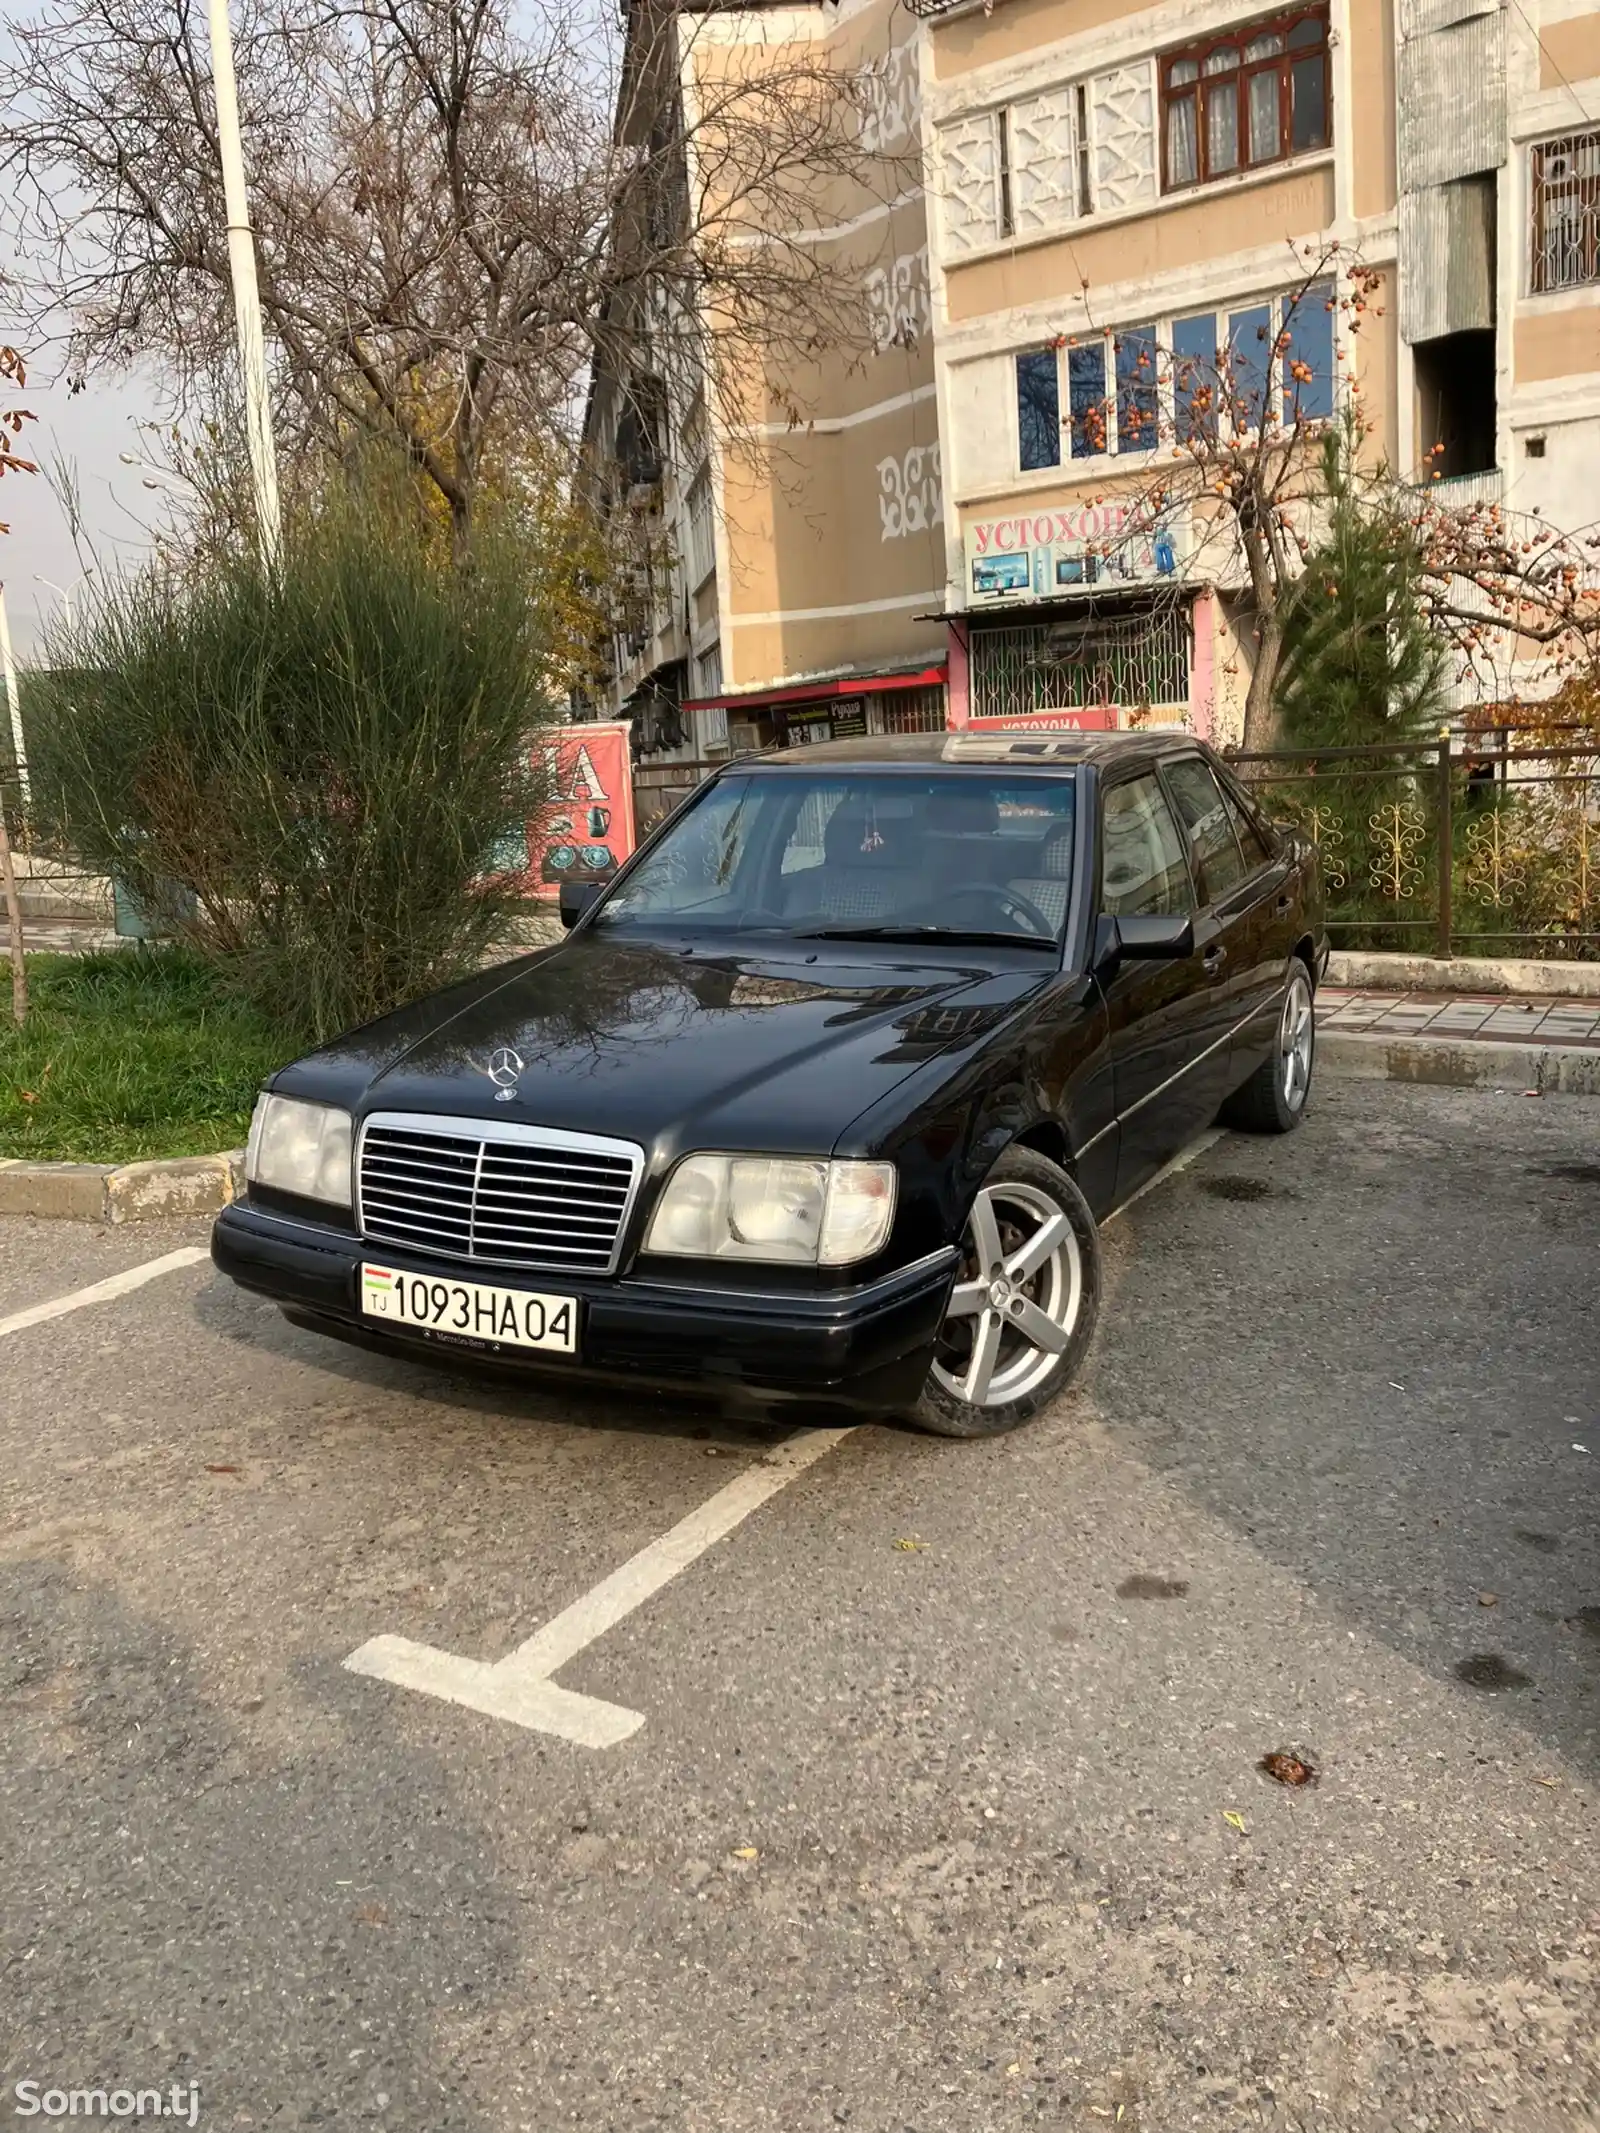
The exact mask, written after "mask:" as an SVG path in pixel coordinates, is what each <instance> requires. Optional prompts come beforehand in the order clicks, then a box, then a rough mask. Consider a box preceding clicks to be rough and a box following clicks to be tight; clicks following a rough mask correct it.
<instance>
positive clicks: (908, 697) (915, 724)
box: [869, 684, 945, 733]
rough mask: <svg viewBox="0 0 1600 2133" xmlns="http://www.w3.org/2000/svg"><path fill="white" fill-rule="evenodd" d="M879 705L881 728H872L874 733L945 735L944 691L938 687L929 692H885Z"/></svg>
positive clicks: (927, 690)
mask: <svg viewBox="0 0 1600 2133" xmlns="http://www.w3.org/2000/svg"><path fill="white" fill-rule="evenodd" d="M877 702H878V716H879V718H880V720H881V721H882V725H881V728H879V727H873V729H872V730H873V731H874V732H877V731H879V730H881V731H882V732H884V733H943V731H944V729H945V703H944V689H943V687H942V686H940V685H939V684H935V685H934V686H933V687H932V688H927V689H885V690H884V691H883V693H882V694H881V695H880V696H879V697H878V699H877ZM869 723H870V721H869Z"/></svg>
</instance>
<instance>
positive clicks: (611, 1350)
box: [211, 1203, 960, 1412]
mask: <svg viewBox="0 0 1600 2133" xmlns="http://www.w3.org/2000/svg"><path fill="white" fill-rule="evenodd" d="M211 1256H212V1258H213V1260H214V1261H215V1262H216V1264H217V1266H218V1268H219V1269H220V1270H221V1272H223V1273H224V1274H227V1275H228V1276H229V1277H230V1278H231V1279H232V1280H234V1281H237V1282H238V1283H239V1284H240V1285H241V1287H243V1288H247V1289H254V1290H256V1291H258V1292H259V1293H260V1294H261V1295H263V1296H270V1297H271V1298H272V1299H273V1300H274V1301H275V1302H276V1303H278V1304H281V1305H282V1306H283V1308H284V1309H285V1311H287V1312H288V1313H289V1315H290V1316H291V1317H292V1318H294V1319H295V1320H296V1322H297V1323H299V1324H302V1325H308V1326H314V1327H315V1328H316V1329H317V1330H318V1331H321V1332H325V1333H329V1334H332V1335H334V1336H335V1337H336V1338H338V1339H341V1340H347V1341H353V1342H355V1343H356V1344H357V1345H358V1346H361V1347H365V1348H373V1349H376V1350H378V1351H380V1352H382V1353H386V1354H390V1355H394V1354H407V1355H410V1356H413V1357H415V1358H416V1359H418V1360H420V1361H425V1362H431V1363H434V1364H437V1365H440V1366H442V1367H444V1368H446V1369H453V1370H459V1369H462V1368H463V1367H467V1368H474V1367H485V1368H489V1369H500V1370H512V1371H516V1372H517V1373H519V1374H521V1375H523V1376H536V1377H539V1378H541V1379H543V1380H545V1381H546V1382H548V1381H549V1380H551V1379H552V1378H588V1379H599V1380H609V1381H612V1382H615V1381H617V1380H633V1381H635V1382H637V1381H639V1380H648V1381H649V1382H651V1383H655V1384H685V1385H699V1386H702V1387H704V1386H707V1385H713V1386H716V1387H719V1388H721V1389H722V1390H724V1391H726V1392H740V1391H746V1392H752V1393H759V1394H761V1395H763V1396H765V1397H771V1396H774V1395H775V1396H777V1397H779V1398H791V1399H806V1398H810V1399H827V1400H841V1401H844V1402H846V1403H847V1404H849V1405H851V1406H855V1407H864V1408H869V1409H872V1410H874V1411H877V1412H883V1411H885V1410H886V1409H899V1408H906V1407H910V1406H911V1405H912V1404H913V1403H914V1402H915V1401H916V1399H917V1396H918V1395H919V1393H920V1392H921V1390H922V1387H923V1384H924V1382H925V1381H926V1378H927V1375H928V1365H929V1362H930V1360H931V1358H932V1354H933V1342H934V1337H935V1335H936V1334H937V1332H938V1330H939V1325H940V1321H941V1320H942V1319H943V1317H944V1311H945V1305H946V1303H947V1302H948V1301H949V1296H950V1286H951V1283H952V1281H953V1280H954V1278H955V1270H956V1265H957V1261H958V1259H959V1257H960V1255H959V1253H958V1252H957V1251H956V1250H955V1249H954V1248H953V1247H952V1248H951V1249H949V1250H948V1251H944V1252H938V1253H934V1254H932V1255H930V1256H929V1257H928V1258H926V1259H921V1260H918V1261H917V1262H916V1264H915V1265H913V1266H909V1267H902V1268H900V1269H899V1270H898V1271H897V1272H895V1273H893V1274H886V1275H883V1276H881V1277H880V1278H879V1279H878V1280H877V1281H873V1282H868V1283H864V1284H863V1285H862V1286H861V1287H859V1288H853V1289H835V1290H831V1291H819V1292H816V1293H812V1294H784V1293H780V1292H776V1291H773V1292H765V1293H760V1292H756V1291H753V1290H746V1289H712V1288H709V1287H706V1286H703V1285H697V1284H691V1283H687V1282H685V1283H667V1282H662V1281H647V1280H642V1279H638V1278H633V1279H622V1280H615V1281H593V1280H583V1279H579V1278H573V1277H569V1276H567V1275H565V1274H562V1275H559V1276H557V1275H550V1274H546V1275H520V1274H518V1273H516V1272H514V1271H512V1270H510V1269H507V1268H493V1269H491V1268H488V1267H481V1268H473V1269H471V1270H470V1271H469V1270H467V1269H464V1268H462V1267H461V1266H459V1265H455V1264H453V1263H451V1262H448V1261H443V1260H438V1259H429V1258H426V1257H423V1256H420V1255H415V1254H413V1255H407V1254H404V1253H396V1252H395V1251H394V1250H393V1249H392V1248H391V1247H390V1246H388V1245H385V1246H383V1248H382V1251H381V1257H382V1259H383V1262H384V1264H385V1265H386V1266H398V1267H402V1268H404V1269H405V1271H406V1272H408V1273H416V1274H425V1275H434V1276H436V1277H439V1278H442V1279H453V1280H462V1279H472V1280H484V1281H492V1282H494V1283H495V1284H497V1285H498V1286H501V1287H505V1288H524V1289H541V1290H549V1289H551V1288H557V1289H559V1290H560V1292H561V1293H562V1294H563V1295H572V1296H576V1297H577V1298H578V1299H579V1301H580V1307H581V1323H580V1326H579V1333H578V1354H577V1357H576V1358H575V1359H572V1360H568V1359H567V1358H565V1357H563V1356H556V1355H548V1354H539V1353H537V1352H533V1351H528V1350H524V1349H518V1348H508V1347H504V1346H501V1345H500V1344H498V1343H495V1342H490V1341H464V1340H450V1339H446V1338H443V1337H441V1336H440V1335H437V1334H428V1333H423V1332H420V1331H412V1330H410V1329H403V1330H391V1329H390V1328H389V1327H387V1326H385V1325H381V1324H380V1323H379V1322H377V1321H375V1320H373V1319H371V1318H367V1317H364V1316H363V1315H362V1313H361V1310H360V1308H359V1305H358V1303H357V1285H358V1282H359V1278H360V1266H361V1260H362V1258H363V1256H364V1254H363V1248H362V1245H361V1242H360V1240H359V1238H356V1237H354V1236H349V1235H347V1234H345V1233H344V1232H343V1231H340V1230H332V1229H322V1228H319V1227H316V1226H314V1225H313V1224H310V1223H304V1222H295V1221H291V1220H289V1219H287V1218H285V1217H284V1216H281V1215H274V1214H267V1213H265V1212H263V1211H262V1210H260V1209H257V1208H252V1207H251V1206H250V1205H249V1204H248V1203H242V1204H239V1205H236V1206H233V1207H227V1208H224V1209H223V1211H222V1213H221V1214H220V1215H219V1216H218V1217H217V1221H216V1224H215V1226H214V1228H213V1230H212V1233H211Z"/></svg>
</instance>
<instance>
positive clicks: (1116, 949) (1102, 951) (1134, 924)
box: [1095, 911, 1194, 963]
mask: <svg viewBox="0 0 1600 2133" xmlns="http://www.w3.org/2000/svg"><path fill="white" fill-rule="evenodd" d="M1095 945H1096V948H1097V949H1098V951H1099V953H1098V957H1097V960H1098V961H1100V962H1102V963H1104V962H1110V961H1112V960H1114V959H1115V958H1116V957H1117V956H1119V955H1125V956H1128V957H1130V958H1132V959H1134V960H1135V961H1139V962H1157V961H1160V960H1162V959H1163V958H1170V959H1171V960H1172V961H1173V962H1180V961H1182V960H1183V958H1184V957H1186V956H1191V955H1193V954H1194V920H1193V919H1192V918H1191V917H1190V916H1189V914H1188V912H1187V911H1184V912H1180V913H1177V914H1171V913H1168V912H1164V911H1163V912H1144V911H1141V912H1124V913H1122V914H1120V915H1119V916H1117V917H1112V916H1110V915H1109V914H1107V915H1105V916H1103V917H1102V918H1101V920H1100V934H1099V938H1098V940H1097V941H1096V943H1095Z"/></svg>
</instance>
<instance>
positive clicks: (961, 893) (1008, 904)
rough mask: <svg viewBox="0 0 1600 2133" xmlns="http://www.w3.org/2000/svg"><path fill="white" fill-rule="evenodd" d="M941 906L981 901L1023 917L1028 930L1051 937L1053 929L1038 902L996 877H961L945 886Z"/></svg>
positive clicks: (1054, 933) (991, 907) (1047, 938)
mask: <svg viewBox="0 0 1600 2133" xmlns="http://www.w3.org/2000/svg"><path fill="white" fill-rule="evenodd" d="M939 901H940V904H941V905H942V906H947V905H950V904H955V903H982V904H986V905H988V906H989V907H990V909H993V908H995V907H996V906H998V907H999V909H1000V910H1002V911H1004V912H1006V913H1007V914H1009V915H1011V916H1015V917H1017V918H1020V919H1022V920H1023V921H1024V922H1025V923H1026V925H1027V928H1028V931H1029V932H1030V933H1042V934H1043V935H1044V937H1045V939H1046V940H1054V939H1055V936H1056V929H1055V927H1054V926H1052V925H1051V923H1050V921H1049V919H1047V918H1046V917H1045V915H1044V913H1043V912H1042V911H1041V910H1040V909H1039V906H1038V905H1037V904H1036V903H1034V902H1032V901H1031V900H1030V899H1029V898H1028V897H1026V896H1020V895H1019V894H1018V893H1017V891H1016V890H1015V889H1003V888H1001V886H1000V884H999V882H997V881H964V882H962V883H961V884H960V885H959V886H958V887H956V888H954V889H950V890H947V891H946V892H945V894H944V895H943V896H941V897H940V899H939Z"/></svg>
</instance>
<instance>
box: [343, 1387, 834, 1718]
mask: <svg viewBox="0 0 1600 2133" xmlns="http://www.w3.org/2000/svg"><path fill="white" fill-rule="evenodd" d="M858 1426H859V1425H856V1424H852V1425H851V1426H850V1428H848V1429H808V1430H804V1431H802V1432H801V1434H800V1435H799V1436H796V1437H791V1438H789V1440H788V1441H787V1443H784V1444H780V1445H779V1446H778V1447H777V1449H776V1450H775V1451H772V1452H770V1453H768V1455H767V1456H766V1458H764V1459H761V1460H758V1461H757V1462H756V1464H755V1465H754V1466H752V1467H748V1468H747V1469H746V1470H745V1472H744V1473H742V1474H736V1475H735V1476H734V1478H733V1480H732V1481H730V1482H729V1483H728V1485H727V1487H726V1488H722V1489H718V1491H717V1493H716V1495H715V1496H712V1497H708V1498H707V1500H706V1501H705V1502H704V1503H703V1504H702V1505H701V1506H700V1508H699V1510H698V1511H691V1512H690V1513H689V1515H688V1517H687V1518H682V1519H680V1520H679V1521H678V1523H677V1524H676V1525H675V1526H674V1527H673V1528H672V1530H671V1532H670V1533H663V1534H662V1536H661V1538H660V1539H659V1540H654V1541H652V1542H651V1543H650V1545H649V1547H648V1548H641V1549H640V1551H639V1553H638V1554H637V1555H635V1556H630V1557H629V1559H628V1561H627V1562H625V1563H624V1564H623V1565H622V1567H621V1569H620V1570H613V1571H612V1573H611V1575H610V1577H608V1578H605V1579H603V1580H602V1581H601V1583H600V1584H598V1585H596V1586H595V1587H594V1589H593V1591H592V1592H586V1593H585V1594H584V1596H583V1598H582V1599H581V1600H574V1601H573V1603H572V1605H571V1606H570V1607H567V1608H563V1609H562V1611H561V1613H560V1614H558V1615H557V1616H556V1617H555V1618H554V1619H553V1620H552V1621H549V1622H547V1623H546V1624H545V1626H544V1628H543V1629H541V1630H538V1631H536V1632H535V1633H534V1635H533V1636H531V1637H529V1638H528V1640H527V1642H526V1643H525V1644H519V1645H518V1646H517V1648H516V1650H515V1651H513V1652H509V1653H508V1654H507V1655H506V1657H505V1658H504V1659H500V1660H496V1661H495V1662H494V1664H493V1665H490V1664H488V1663H486V1662H485V1661H483V1660H481V1659H461V1658H458V1657H457V1656H456V1654H455V1653H454V1652H441V1651H438V1650H436V1649H435V1648H434V1647H433V1646H432V1645H429V1644H413V1643H412V1642H411V1640H410V1638H409V1637H373V1638H372V1639H371V1640H370V1642H368V1643H366V1644H363V1645H362V1647H361V1649H360V1650H359V1651H357V1652H352V1653H351V1654H350V1657H349V1658H348V1659H347V1660H346V1661H345V1665H346V1666H347V1667H348V1668H349V1669H350V1671H351V1673H353V1674H371V1675H374V1676H375V1677H376V1678H377V1679H378V1680H379V1681H393V1682H397V1683H398V1684H399V1686H400V1687H401V1688H407V1689H420V1690H421V1691H422V1692H423V1694H424V1695H427V1696H442V1697H443V1698H444V1699H445V1701H446V1702H447V1703H460V1704H465V1705H466V1706H467V1708H468V1709H469V1710H473V1711H484V1712H487V1714H488V1715H489V1716H490V1717H491V1718H508V1719H510V1720H511V1722H512V1724H513V1725H518V1726H529V1727H532V1728H533V1729H534V1731H536V1732H539V1733H555V1734H558V1735H559V1736H560V1738H561V1739H562V1740H570V1741H572V1742H574V1743H575V1744H576V1745H577V1746H578V1747H580V1748H614V1747H615V1746H616V1745H617V1743H618V1742H619V1741H625V1740H626V1739H627V1738H628V1736H629V1734H630V1733H637V1732H638V1730H639V1728H640V1727H641V1726H642V1725H643V1724H644V1713H643V1712H642V1711H629V1710H625V1709H624V1708H623V1706H622V1705H621V1704H615V1703H605V1702H603V1701H602V1700H601V1699H600V1698H599V1697H598V1696H578V1695H575V1694H574V1693H573V1691H572V1690H571V1689H562V1688H557V1686H556V1685H555V1683H554V1682H553V1681H552V1680H551V1678H550V1677H551V1675H552V1674H554V1673H555V1672H556V1671H557V1669H558V1668H560V1667H563V1666H565V1665H566V1664H567V1662H568V1660H569V1659H575V1658H576V1657H577V1656H578V1654H579V1652H581V1651H584V1650H585V1649H586V1648H587V1647H588V1646H589V1645H591V1644H593V1643H594V1641H595V1639H596V1638H597V1637H603V1636H604V1635H605V1633H606V1631H607V1630H608V1629H614V1628H615V1627H616V1625H617V1624H618V1623H619V1622H621V1621H623V1620H624V1619H625V1618H626V1617H627V1616H629V1615H631V1614H632V1613H633V1611H634V1609H635V1608H636V1607H642V1606H643V1605H644V1603H645V1601H646V1600H648V1599H649V1598H650V1597H651V1595H652V1594H653V1593H657V1592H659V1591H660V1590H661V1588H662V1586H663V1585H667V1584H670V1583H671V1582H672V1580H673V1579H674V1578H675V1577H677V1576H678V1575H679V1574H680V1573H681V1572H682V1571H685V1570H687V1569H688V1567H689V1565H690V1564H691V1563H692V1562H695V1561H696V1560H697V1559H698V1558H699V1557H700V1556H702V1555H704V1554H705V1552H706V1550H707V1549H708V1548H712V1547H715V1545H716V1543H717V1542H718V1541H719V1540H722V1539H724V1538H725V1537H726V1536H727V1535H728V1534H730V1533H731V1532H732V1531H733V1529H734V1527H735V1526H738V1525H742V1524H743V1523H744V1521H745V1520H746V1519H747V1518H748V1517H749V1516H750V1513H751V1512H752V1511H757V1510H759V1509H760V1508H761V1506H762V1505H763V1504H764V1503H765V1502H766V1501H767V1499H768V1497H769V1496H776V1495H777V1493H778V1491H779V1490H780V1489H784V1488H787V1487H788V1485H789V1483H790V1482H791V1481H793V1480H794V1478H795V1476H796V1475H797V1474H803V1473H804V1472H805V1470H806V1468H807V1467H808V1466H811V1465H814V1464H815V1462H816V1461H817V1460H818V1459H820V1458H822V1456H823V1455H824V1453H826V1452H831V1451H832V1450H833V1448H834V1446H835V1445H836V1444H840V1443H842V1442H843V1441H844V1439H845V1438H846V1437H848V1436H850V1435H851V1434H852V1433H853V1431H854V1429H855V1428H856V1427H858Z"/></svg>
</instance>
